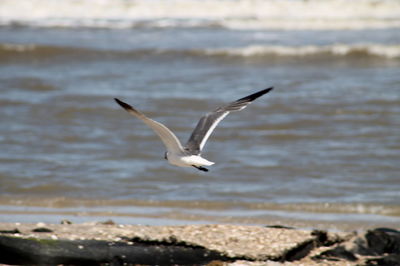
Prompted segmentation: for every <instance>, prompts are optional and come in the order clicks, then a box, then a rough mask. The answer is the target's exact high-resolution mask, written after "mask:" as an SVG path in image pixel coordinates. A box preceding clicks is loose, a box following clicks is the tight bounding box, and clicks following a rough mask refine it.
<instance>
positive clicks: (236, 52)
mask: <svg viewBox="0 0 400 266" xmlns="http://www.w3.org/2000/svg"><path fill="white" fill-rule="evenodd" d="M206 53H207V54H209V55H221V56H240V57H259V56H284V57H308V56H340V57H345V56H358V57H383V58H387V59H396V58H400V45H381V44H354V45H348V44H334V45H326V46H315V45H308V46H279V45H276V46H274V45H272V46H271V45H266V46H247V47H241V48H228V49H209V50H206Z"/></svg>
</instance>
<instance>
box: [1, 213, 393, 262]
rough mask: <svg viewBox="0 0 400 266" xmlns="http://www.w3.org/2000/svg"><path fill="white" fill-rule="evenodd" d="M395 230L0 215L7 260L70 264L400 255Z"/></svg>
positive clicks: (337, 259) (317, 259)
mask: <svg viewBox="0 0 400 266" xmlns="http://www.w3.org/2000/svg"><path fill="white" fill-rule="evenodd" d="M388 237H389V238H391V239H392V240H393V241H398V242H396V243H400V232H399V231H397V230H395V229H388V228H386V229H382V228H381V229H373V228H371V229H370V230H367V231H362V232H330V231H322V230H303V229H296V228H292V227H284V226H270V227H265V226H249V225H232V224H192V225H170V226H148V225H126V224H115V223H114V222H113V221H111V220H109V221H106V222H87V223H80V224H73V223H71V222H69V221H66V220H64V221H63V224H45V223H0V254H3V255H0V263H6V264H27V263H28V264H32V263H33V264H37V263H47V264H48V263H50V264H52V263H57V264H65V263H68V260H67V259H69V260H71V259H73V260H72V261H75V263H73V264H76V265H79V264H84V263H83V261H85V263H87V262H91V263H94V264H96V263H112V261H113V259H115V258H118V260H119V261H120V262H122V263H127V264H128V265H129V264H133V263H139V264H145V265H152V264H163V265H168V264H196V263H197V264H198V263H201V264H204V265H211V264H210V263H219V264H213V265H265V264H266V263H276V264H273V265H281V264H282V265H343V264H345V265H366V264H367V262H371V261H373V260H375V261H376V260H385V259H386V260H389V259H391V258H392V257H393V256H400V250H398V249H399V248H400V245H399V246H394V249H395V250H393V252H392V253H390V252H388V250H387V249H384V248H383V249H382V245H383V244H384V240H385V239H386V240H387V238H388ZM370 238H371V239H374V241H373V242H371V241H370ZM392 248H393V247H392ZM377 249H380V251H381V254H379V252H378V251H379V250H378V251H377ZM2 250H3V251H4V250H7V252H2ZM105 250H106V251H107V252H106V253H104V252H105ZM16 254H18V256H19V257H18V260H17V257H16V256H17V255H16ZM66 254H68V256H67V255H66ZM105 254H108V255H107V256H108V257H107V256H106V257H105ZM110 254H111V255H110ZM24 259H25V260H24ZM81 262H82V263H81ZM260 263H261V264H260ZM267 265H268V264H267Z"/></svg>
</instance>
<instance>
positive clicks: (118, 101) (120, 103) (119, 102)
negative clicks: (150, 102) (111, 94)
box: [114, 98, 133, 110]
mask: <svg viewBox="0 0 400 266" xmlns="http://www.w3.org/2000/svg"><path fill="white" fill-rule="evenodd" d="M114 100H115V101H116V102H117V103H118V104H119V105H120V106H121V107H122V108H124V109H125V110H130V109H133V108H132V106H130V105H129V104H127V103H124V102H123V101H120V100H118V99H117V98H114Z"/></svg>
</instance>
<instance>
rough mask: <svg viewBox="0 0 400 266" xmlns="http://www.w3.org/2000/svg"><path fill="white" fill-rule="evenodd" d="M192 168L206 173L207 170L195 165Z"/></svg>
mask: <svg viewBox="0 0 400 266" xmlns="http://www.w3.org/2000/svg"><path fill="white" fill-rule="evenodd" d="M192 166H193V167H195V168H197V169H199V170H200V171H204V172H208V169H207V168H205V167H203V166H196V165H192Z"/></svg>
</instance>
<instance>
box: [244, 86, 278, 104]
mask: <svg viewBox="0 0 400 266" xmlns="http://www.w3.org/2000/svg"><path fill="white" fill-rule="evenodd" d="M273 89H274V87H269V88H267V89H263V90H260V91H258V92H256V93H253V94H250V95H249V96H246V97H243V98H241V99H239V100H238V101H249V102H252V101H254V100H255V99H257V98H258V97H261V96H263V95H264V94H266V93H268V92H270V91H271V90H273Z"/></svg>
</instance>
